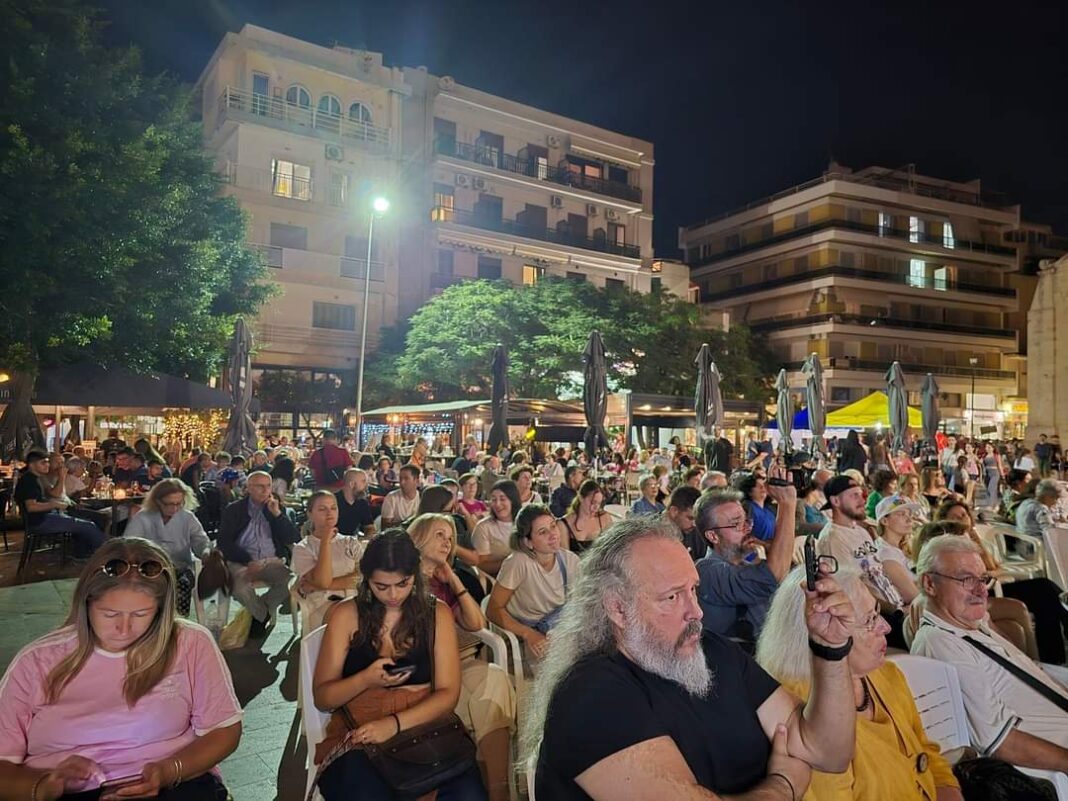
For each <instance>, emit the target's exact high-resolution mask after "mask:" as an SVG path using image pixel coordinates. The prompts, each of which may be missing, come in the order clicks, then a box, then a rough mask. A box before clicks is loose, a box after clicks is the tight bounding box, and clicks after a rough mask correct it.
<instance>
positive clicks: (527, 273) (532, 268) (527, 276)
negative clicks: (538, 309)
mask: <svg viewBox="0 0 1068 801" xmlns="http://www.w3.org/2000/svg"><path fill="white" fill-rule="evenodd" d="M544 277H545V268H544V267H542V266H541V265H540V264H524V265H523V285H524V286H534V284H536V283H538V281H540V280H541V279H542V278H544Z"/></svg>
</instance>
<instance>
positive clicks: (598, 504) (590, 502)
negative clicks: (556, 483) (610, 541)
mask: <svg viewBox="0 0 1068 801" xmlns="http://www.w3.org/2000/svg"><path fill="white" fill-rule="evenodd" d="M603 506H604V493H603V492H602V491H601V485H600V484H598V483H597V482H596V481H594V480H593V479H592V478H588V479H586V480H585V481H583V482H582V484H581V485H580V486H579V490H578V494H577V495H575V497H574V498H573V499H572V501H571V506H570V507H568V510H567V514H566V515H564V516H563V517H561V518H560V519H559V520H557V521H556V524H557V528H559V530H560V541H561V544H562V545H561V547H563V548H564V549H565V550H570V551H574V552H575V553H582V552H583V551H585V550H586V549H587V548H589V547H590V545H592V544H593V541H594V540H595V539H597V535H598V534H600V533H601V532H602V531H604V530H605V529H606V528H608V526H610V525H611V524H612V519H613V518H612V515H610V514H608V512H606V511H605V510H604V509H603V508H602V507H603Z"/></svg>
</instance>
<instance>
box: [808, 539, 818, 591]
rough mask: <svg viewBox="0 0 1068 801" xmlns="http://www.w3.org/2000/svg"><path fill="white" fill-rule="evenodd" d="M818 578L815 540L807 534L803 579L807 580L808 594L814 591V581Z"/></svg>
mask: <svg viewBox="0 0 1068 801" xmlns="http://www.w3.org/2000/svg"><path fill="white" fill-rule="evenodd" d="M819 577H820V561H819V557H817V556H816V538H815V537H814V536H812V535H811V534H809V535H808V536H807V537H805V578H806V579H807V580H808V590H809V592H815V591H816V580H817V579H818V578H819Z"/></svg>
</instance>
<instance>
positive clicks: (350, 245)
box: [345, 234, 378, 276]
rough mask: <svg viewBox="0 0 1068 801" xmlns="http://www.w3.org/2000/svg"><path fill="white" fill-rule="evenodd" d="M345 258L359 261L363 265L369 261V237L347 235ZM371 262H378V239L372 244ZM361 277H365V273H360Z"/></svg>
mask: <svg viewBox="0 0 1068 801" xmlns="http://www.w3.org/2000/svg"><path fill="white" fill-rule="evenodd" d="M345 257H346V258H349V259H359V261H360V264H361V265H362V264H363V263H364V262H365V261H367V237H366V236H355V235H353V234H346V235H345ZM371 261H373V262H375V261H378V238H377V237H376V238H375V240H374V241H373V242H372V243H371ZM360 275H361V276H362V275H363V271H362V270H361V271H360Z"/></svg>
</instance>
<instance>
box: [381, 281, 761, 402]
mask: <svg viewBox="0 0 1068 801" xmlns="http://www.w3.org/2000/svg"><path fill="white" fill-rule="evenodd" d="M594 329H597V330H599V331H600V332H601V335H602V337H603V339H604V342H605V348H606V352H607V354H608V358H609V365H610V366H609V381H610V384H611V385H612V386H613V387H614V388H616V389H630V390H632V391H635V392H657V393H663V394H669V395H684V396H685V395H690V394H692V393H693V391H694V385H695V383H696V380H697V368H696V366H695V365H694V359H695V357H696V356H697V351H698V350H699V349H700V347H701V343H702V342H708V343H709V344H710V345H711V346H712V349H713V352H714V353H715V354H716V358H717V362H718V366H719V368H720V372H721V373H722V374H723V376H724V381H723V391H724V394H725V395H726V396H728V397H731V396H738V395H745V396H746V397H749V398H753V399H760V398H761V397H763V395H765V394H767V393H768V391H769V390H768V387H769V383H768V380H769V377H770V376H771V374H772V373H773V372H774V369H775V364H774V361H773V359H771V357H770V356H769V354H768V352H767V350H766V348H763V347H762V345H761V344H760V343H757V342H754V341H753V340H752V338H751V336H750V334H749V331H748V329H746V328H744V327H742V326H737V327H734V328H732V330H731V331H730V332H728V333H725V332H722V331H715V330H707V329H702V328H701V325H700V311H699V309H698V308H697V307H696V306H694V305H693V304H690V303H686V302H685V301H682V300H680V299H678V298H675V297H674V296H672V295H668V294H666V293H659V292H657V293H651V294H646V295H642V294H639V293H636V292H631V291H629V290H626V289H614V290H606V289H599V288H597V287H595V286H593V285H592V284H590V283H587V282H575V281H569V280H562V279H554V278H546V279H543V280H541V281H539V282H538V283H537V284H535V285H534V286H532V287H526V286H524V287H517V286H513V285H511V284H509V283H507V282H504V281H484V280H480V281H466V282H463V283H460V284H454V285H453V286H451V287H449V288H448V289H446V290H445V291H444V292H443V293H442V294H441V295H439V296H438V297H436V298H434V299H432V300H431V301H430V302H428V303H427V304H426V305H424V306H423V307H422V308H421V309H419V311H418V312H416V314H414V315H413V316H412V318H411V320H410V328H409V330H408V334H407V337H406V339H405V340H404V349H403V352H400V353H397V354H391V355H390V357H389V359H388V363H389V364H390V365H391V366H392V368H391V369H393V370H394V372H393V373H392V374H390V372H389V371H388V370H383V371H382V372H381V373H376V379H377V380H378V381H379V383H380V384H383V383H390V382H392V383H393V388H394V390H398V392H397V394H400V392H399V390H402V389H403V388H405V387H406V388H410V389H414V390H416V391H417V392H418V393H419V394H420V396H421V397H422V398H423V399H429V398H431V397H432V398H433V399H434V400H438V401H444V400H452V399H459V398H465V397H466V398H475V397H489V394H490V389H491V386H492V379H491V371H490V361H491V357H492V352H493V347H494V345H496V344H497V343H498V342H500V343H502V344H504V345H505V346H506V347H507V348H508V353H509V381H510V383H511V387H512V392H513V394H514V395H516V396H517V397H530V398H556V397H566V396H568V395H577V394H579V393H580V392H581V380H582V376H581V371H582V350H583V347H584V346H585V343H586V339H587V337H588V336H589V333H590V331H592V330H594ZM385 394H388V393H385ZM404 399H405V400H411V399H412V398H410V397H409V398H404Z"/></svg>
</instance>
